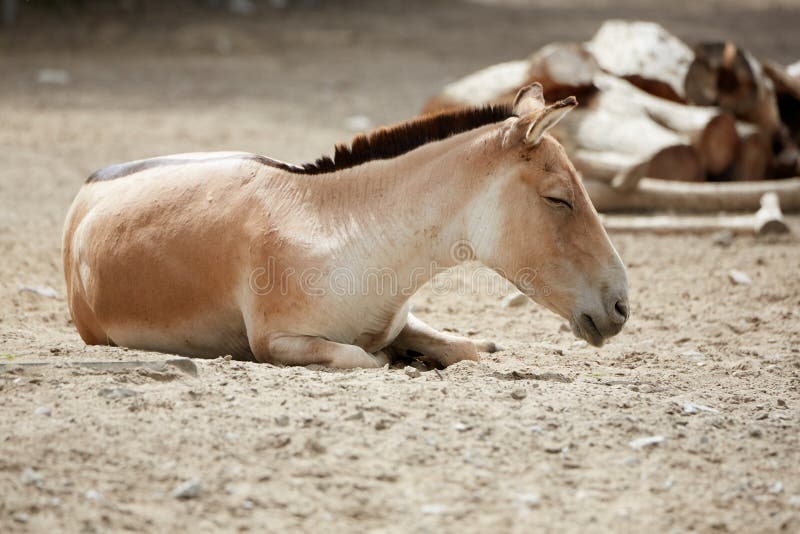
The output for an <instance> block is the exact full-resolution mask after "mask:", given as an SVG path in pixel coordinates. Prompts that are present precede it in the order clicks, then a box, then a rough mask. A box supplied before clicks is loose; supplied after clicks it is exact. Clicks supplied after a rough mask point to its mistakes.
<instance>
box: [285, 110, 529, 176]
mask: <svg viewBox="0 0 800 534" xmlns="http://www.w3.org/2000/svg"><path fill="white" fill-rule="evenodd" d="M511 116H513V113H512V109H511V105H509V104H503V105H485V106H480V107H469V108H458V109H455V110H446V111H443V112H439V113H433V114H430V115H425V116H423V117H420V118H418V119H414V120H410V121H406V122H402V123H400V124H396V125H394V126H389V127H386V128H380V129H378V130H375V131H373V132H370V133H366V134H359V135H357V136H356V137H354V138H353V140H352V141H350V144H339V145H336V148H335V150H334V154H333V156H332V157H331V156H322V157H320V158H318V159H317V160H316V161H314V162H313V163H305V164H301V165H291V164H282V163H281V164H279V165H276V166H278V167H280V168H282V169H284V170H287V171H290V172H293V173H296V174H324V173H329V172H335V171H339V170H341V169H348V168H350V167H355V166H357V165H361V164H364V163H367V162H369V161H373V160H377V159H391V158H395V157H397V156H401V155H403V154H405V153H407V152H411V151H412V150H414V149H415V148H419V147H421V146H422V145H426V144H428V143H432V142H434V141H441V140H442V139H447V138H448V137H452V136H454V135H457V134H460V133H463V132H467V131H469V130H474V129H476V128H480V127H481V126H486V125H487V124H494V123H496V122H501V121H504V120H506V119H507V118H509V117H511Z"/></svg>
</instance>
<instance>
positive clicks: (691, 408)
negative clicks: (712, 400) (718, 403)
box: [683, 402, 719, 414]
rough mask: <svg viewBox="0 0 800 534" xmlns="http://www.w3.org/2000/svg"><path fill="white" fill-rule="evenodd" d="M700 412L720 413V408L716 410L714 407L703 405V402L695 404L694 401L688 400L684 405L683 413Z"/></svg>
mask: <svg viewBox="0 0 800 534" xmlns="http://www.w3.org/2000/svg"><path fill="white" fill-rule="evenodd" d="M699 412H709V413H719V410H715V409H714V408H710V407H708V406H703V405H702V404H695V403H693V402H687V403H686V404H684V405H683V413H686V414H695V413H699Z"/></svg>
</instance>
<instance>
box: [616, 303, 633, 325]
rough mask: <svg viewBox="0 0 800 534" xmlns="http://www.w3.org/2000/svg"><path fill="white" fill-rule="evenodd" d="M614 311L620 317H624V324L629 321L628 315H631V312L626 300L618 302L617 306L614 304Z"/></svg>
mask: <svg viewBox="0 0 800 534" xmlns="http://www.w3.org/2000/svg"><path fill="white" fill-rule="evenodd" d="M614 309H615V310H616V311H617V313H618V314H620V316H622V322H625V321H627V320H628V315H629V314H630V310H629V309H628V303H627V302H626V301H624V300H618V301H617V303H616V304H614Z"/></svg>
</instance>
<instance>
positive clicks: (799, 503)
mask: <svg viewBox="0 0 800 534" xmlns="http://www.w3.org/2000/svg"><path fill="white" fill-rule="evenodd" d="M789 506H794V507H795V508H800V495H792V496H791V497H789Z"/></svg>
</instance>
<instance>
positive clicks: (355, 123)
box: [344, 115, 372, 132]
mask: <svg viewBox="0 0 800 534" xmlns="http://www.w3.org/2000/svg"><path fill="white" fill-rule="evenodd" d="M344 126H345V128H347V129H348V130H350V131H353V132H363V131H365V130H369V129H371V128H372V121H371V120H370V118H369V117H367V116H366V115H350V116H349V117H347V118H346V119H345V120H344Z"/></svg>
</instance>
